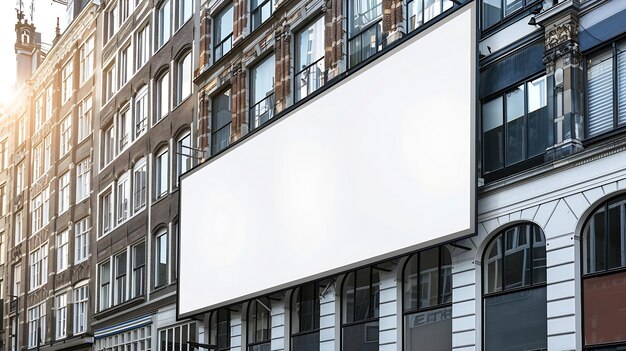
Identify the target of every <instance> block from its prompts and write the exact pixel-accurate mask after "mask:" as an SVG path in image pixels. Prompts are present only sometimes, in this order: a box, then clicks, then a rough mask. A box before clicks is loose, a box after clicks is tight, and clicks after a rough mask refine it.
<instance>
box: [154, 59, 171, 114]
mask: <svg viewBox="0 0 626 351" xmlns="http://www.w3.org/2000/svg"><path fill="white" fill-rule="evenodd" d="M154 90H155V95H154V106H155V109H156V111H155V114H154V123H157V122H158V121H160V120H162V119H163V118H165V116H167V114H168V113H169V112H170V72H169V71H167V72H165V73H163V74H161V75H160V76H159V78H158V79H157V82H156V86H155V89H154Z"/></svg>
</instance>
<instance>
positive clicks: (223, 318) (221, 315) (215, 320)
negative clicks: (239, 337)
mask: <svg viewBox="0 0 626 351" xmlns="http://www.w3.org/2000/svg"><path fill="white" fill-rule="evenodd" d="M230 312H231V311H230V309H228V308H220V309H217V310H215V311H213V312H211V314H210V316H209V330H208V335H209V344H211V345H215V349H214V350H215V351H228V350H230V337H231V334H230V327H231V315H230ZM222 323H227V327H226V328H225V332H226V340H227V341H228V342H227V345H222V344H221V343H220V330H221V328H222V327H223V324H222ZM213 329H215V330H213ZM213 332H215V335H213ZM214 336H215V340H213V337H214Z"/></svg>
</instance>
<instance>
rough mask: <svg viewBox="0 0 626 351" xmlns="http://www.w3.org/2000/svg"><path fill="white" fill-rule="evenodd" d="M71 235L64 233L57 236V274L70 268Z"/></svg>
mask: <svg viewBox="0 0 626 351" xmlns="http://www.w3.org/2000/svg"><path fill="white" fill-rule="evenodd" d="M68 237H69V234H68V232H67V230H66V231H64V232H63V233H61V234H58V235H57V273H58V272H61V271H63V270H65V269H66V268H67V267H69V259H70V256H69V240H68V239H69V238H68Z"/></svg>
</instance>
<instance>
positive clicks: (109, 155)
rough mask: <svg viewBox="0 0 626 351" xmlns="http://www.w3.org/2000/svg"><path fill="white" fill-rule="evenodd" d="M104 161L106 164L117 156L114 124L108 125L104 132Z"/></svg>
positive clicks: (104, 164)
mask: <svg viewBox="0 0 626 351" xmlns="http://www.w3.org/2000/svg"><path fill="white" fill-rule="evenodd" d="M102 134H103V136H102V162H103V166H106V165H107V164H109V163H110V162H111V161H113V158H114V157H115V149H116V148H115V130H114V129H113V124H111V125H110V126H108V127H106V128H105V129H104V132H103V133H102Z"/></svg>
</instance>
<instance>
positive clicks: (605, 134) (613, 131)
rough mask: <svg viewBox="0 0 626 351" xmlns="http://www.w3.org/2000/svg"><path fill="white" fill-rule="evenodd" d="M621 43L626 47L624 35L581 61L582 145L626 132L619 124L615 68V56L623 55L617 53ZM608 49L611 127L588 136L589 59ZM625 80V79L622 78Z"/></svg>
mask: <svg viewBox="0 0 626 351" xmlns="http://www.w3.org/2000/svg"><path fill="white" fill-rule="evenodd" d="M619 43H622V44H623V45H624V46H625V47H626V35H620V36H619V37H617V38H616V39H613V40H612V41H610V43H608V44H606V43H605V45H601V46H599V47H597V48H594V49H593V50H591V51H589V52H587V53H585V54H584V60H583V72H584V73H583V84H584V92H585V93H584V98H583V102H582V103H583V104H584V111H585V116H586V117H587V118H584V143H585V144H589V143H593V142H595V141H597V140H602V139H605V138H609V137H612V136H614V135H615V134H616V133H621V132H624V131H626V122H624V123H622V124H621V125H620V123H619V105H618V104H619V101H618V66H617V63H618V61H617V56H618V55H619V54H623V53H624V52H621V53H620V52H619V49H618V44H619ZM609 48H610V50H611V61H612V62H611V63H612V90H613V91H612V110H613V127H612V128H611V129H609V130H607V131H604V132H601V133H599V134H597V135H594V136H590V135H589V120H590V119H591V118H590V116H589V59H590V58H592V57H594V56H596V55H600V54H601V53H602V52H604V51H607V50H608V49H609ZM624 79H626V77H624Z"/></svg>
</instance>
